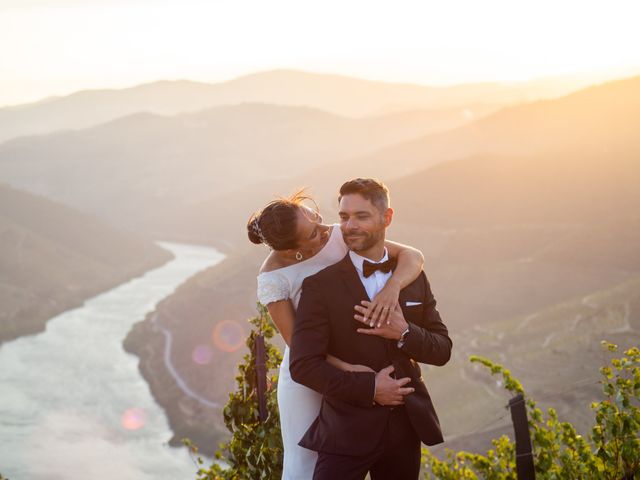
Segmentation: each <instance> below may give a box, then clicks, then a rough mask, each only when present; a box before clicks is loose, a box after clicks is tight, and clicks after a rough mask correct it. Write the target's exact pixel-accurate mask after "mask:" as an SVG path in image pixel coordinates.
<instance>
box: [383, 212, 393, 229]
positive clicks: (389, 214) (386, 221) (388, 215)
mask: <svg viewBox="0 0 640 480" xmlns="http://www.w3.org/2000/svg"><path fill="white" fill-rule="evenodd" d="M391 220H393V208H391V207H389V208H387V210H386V211H385V212H384V226H385V228H387V227H388V226H389V225H391Z"/></svg>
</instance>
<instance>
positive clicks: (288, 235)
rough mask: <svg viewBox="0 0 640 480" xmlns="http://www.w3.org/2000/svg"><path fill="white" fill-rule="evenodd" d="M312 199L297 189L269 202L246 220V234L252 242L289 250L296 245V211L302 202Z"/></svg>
mask: <svg viewBox="0 0 640 480" xmlns="http://www.w3.org/2000/svg"><path fill="white" fill-rule="evenodd" d="M305 200H311V201H312V202H313V200H312V199H311V197H309V196H308V195H305V194H304V190H299V191H298V192H296V193H294V194H293V195H291V196H290V197H288V198H278V199H276V200H273V201H272V202H269V203H268V204H267V206H266V207H264V208H263V209H262V210H261V211H259V212H255V213H254V214H253V215H251V217H250V218H249V221H248V222H247V235H248V236H249V240H251V241H252V242H253V243H256V244H260V243H264V244H265V245H267V246H269V247H271V248H272V249H274V250H289V249H291V248H296V247H297V246H298V238H297V233H298V228H297V227H298V211H299V210H300V206H301V205H302V202H304V201H305Z"/></svg>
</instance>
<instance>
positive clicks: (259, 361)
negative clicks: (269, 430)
mask: <svg viewBox="0 0 640 480" xmlns="http://www.w3.org/2000/svg"><path fill="white" fill-rule="evenodd" d="M254 345H255V352H254V353H255V356H256V377H257V378H256V380H257V381H256V386H257V394H258V415H259V418H260V421H261V422H264V421H265V420H266V419H267V415H268V412H267V368H266V361H267V352H266V350H265V346H264V335H262V333H260V334H258V335H256V339H255V344H254Z"/></svg>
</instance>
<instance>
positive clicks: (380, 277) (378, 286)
mask: <svg viewBox="0 0 640 480" xmlns="http://www.w3.org/2000/svg"><path fill="white" fill-rule="evenodd" d="M349 257H351V261H352V262H353V266H354V267H356V270H357V272H358V276H359V277H360V281H361V282H362V284H363V285H364V288H365V290H366V291H367V295H368V296H369V300H372V299H373V298H374V297H375V296H376V295H377V294H378V293H379V292H380V290H382V288H383V287H384V286H385V285H386V284H387V280H389V279H390V278H391V275H392V272H389V273H384V272H381V271H380V270H376V271H375V272H373V273H372V274H371V275H369V276H368V277H366V278H365V276H364V273H363V271H362V264H363V263H364V261H365V260H366V261H367V262H371V263H382V262H386V261H387V260H388V258H389V253H388V252H387V249H386V248H385V249H384V255H383V256H382V258H381V259H380V260H379V261H378V262H373V261H371V260H369V259H368V258H365V257H362V256H360V255H358V254H357V253H355V252H354V251H353V250H350V251H349Z"/></svg>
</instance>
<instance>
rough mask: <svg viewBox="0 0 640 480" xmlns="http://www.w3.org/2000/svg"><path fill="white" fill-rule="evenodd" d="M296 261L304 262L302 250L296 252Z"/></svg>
mask: <svg viewBox="0 0 640 480" xmlns="http://www.w3.org/2000/svg"><path fill="white" fill-rule="evenodd" d="M296 260H297V261H300V260H302V253H300V250H298V251H297V252H296Z"/></svg>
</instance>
